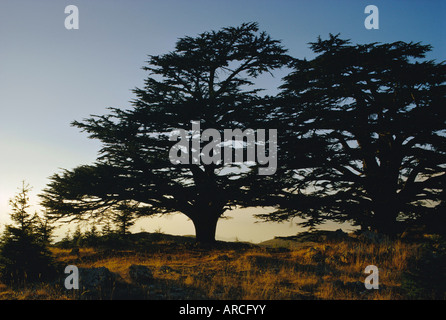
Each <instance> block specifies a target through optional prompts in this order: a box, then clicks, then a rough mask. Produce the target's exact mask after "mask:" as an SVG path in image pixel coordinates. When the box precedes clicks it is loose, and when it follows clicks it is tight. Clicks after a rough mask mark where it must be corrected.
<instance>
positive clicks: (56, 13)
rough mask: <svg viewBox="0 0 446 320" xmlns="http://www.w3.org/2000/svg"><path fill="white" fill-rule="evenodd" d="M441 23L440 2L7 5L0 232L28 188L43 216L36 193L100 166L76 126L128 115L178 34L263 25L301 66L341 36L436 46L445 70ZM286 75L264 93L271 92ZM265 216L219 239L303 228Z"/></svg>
mask: <svg viewBox="0 0 446 320" xmlns="http://www.w3.org/2000/svg"><path fill="white" fill-rule="evenodd" d="M369 4H373V5H375V6H377V7H378V9H379V29H378V30H367V29H366V28H365V27H364V20H365V18H366V17H367V14H365V13H364V9H365V7H366V6H367V5H369ZM68 5H76V6H77V7H78V9H79V30H67V29H66V28H65V26H64V21H65V18H66V16H67V14H65V12H64V10H65V7H66V6H68ZM445 17H446V2H445V1H442V0H438V1H435V0H429V1H402V0H401V1H391V0H386V1H374V0H373V1H362V0H350V1H347V0H345V1H342V0H341V1H321V0H313V1H309V0H308V1H307V0H305V1H304V0H301V1H299V0H293V1H291V0H289V1H285V0H269V1H265V0H263V1H262V0H225V1H214V0H206V1H204V0H200V1H199V0H168V1H166V0H153V1H142V0H127V1H124V0H107V1H105V0H95V1H91V0H81V1H75V0H70V1H60V0H39V1H36V0H26V1H25V0H1V1H0V112H1V113H0V223H1V224H4V223H8V222H9V206H8V199H10V198H11V197H13V196H14V194H15V193H16V191H17V188H18V187H19V186H20V185H21V181H22V180H25V181H26V182H28V183H29V184H30V185H31V186H32V187H33V191H32V201H33V203H34V204H35V205H36V206H35V209H36V210H38V209H39V207H38V205H37V201H38V199H37V197H36V195H37V194H39V193H40V192H41V190H42V189H43V188H44V187H45V185H46V184H47V183H48V182H49V180H48V177H49V176H51V175H53V174H54V173H56V172H58V171H59V169H60V168H65V169H72V168H74V167H76V166H78V165H82V164H91V163H92V162H93V161H94V160H95V159H96V156H97V152H98V150H99V147H100V144H99V143H98V142H97V141H93V140H89V139H88V138H87V136H86V135H85V134H83V133H80V132H79V130H78V129H77V128H73V127H71V126H70V122H72V121H73V120H82V119H84V118H87V117H88V116H89V115H90V114H99V115H101V114H105V113H107V110H106V108H107V107H118V108H128V107H130V103H129V101H130V100H131V99H133V98H134V96H133V94H132V92H131V90H132V89H133V88H135V87H141V86H142V84H143V80H144V78H145V77H146V76H147V74H146V73H145V72H144V71H143V70H141V67H142V66H144V65H145V61H146V60H147V55H149V54H150V55H156V54H163V53H167V52H169V51H171V50H172V49H173V48H174V45H175V42H176V40H177V39H178V38H180V37H183V36H195V35H197V34H198V33H201V32H204V31H210V30H218V29H220V28H222V27H226V26H237V25H240V24H241V23H243V22H251V21H256V22H258V23H259V27H260V29H261V30H262V31H263V30H264V31H266V32H268V33H269V34H270V35H271V36H272V37H273V38H276V39H281V40H282V44H283V45H284V46H285V47H286V48H288V49H289V54H291V55H292V56H294V57H297V58H304V57H307V58H311V57H312V53H311V51H310V50H309V49H308V45H307V44H308V42H312V41H315V40H316V39H317V37H318V36H319V35H320V36H321V37H322V38H327V37H328V35H329V33H333V34H337V33H341V37H343V38H348V39H351V40H352V42H353V43H368V42H392V41H399V40H402V41H407V42H409V41H414V42H422V43H423V44H431V45H433V47H434V49H433V52H432V53H431V54H430V55H429V56H428V58H429V59H436V60H437V61H442V60H445V57H446V43H445V39H446V33H445V30H446V22H445V21H446V18H445ZM284 75H285V74H284V73H280V72H278V73H276V75H275V78H271V77H263V78H262V80H261V81H259V83H258V85H259V86H260V87H264V88H268V89H270V90H273V91H274V88H276V87H277V86H278V85H279V84H280V80H281V78H282V77H283V76H284ZM260 210H263V209H244V210H236V211H234V212H231V213H229V214H228V215H229V216H231V217H233V219H230V220H222V221H220V222H219V225H218V227H217V238H218V239H224V240H228V239H232V240H234V239H235V238H237V239H239V240H243V241H253V242H259V241H263V240H268V239H271V238H273V237H274V236H286V235H294V234H296V233H297V232H299V231H300V229H299V228H298V227H296V225H295V224H294V223H290V222H288V223H287V222H285V223H282V224H272V223H268V224H266V223H254V222H255V220H253V219H252V213H253V212H258V211H260ZM331 227H332V228H333V226H331ZM141 228H143V229H144V230H145V231H149V232H151V231H154V230H155V229H161V231H163V232H165V233H172V234H193V233H194V229H193V225H192V222H191V221H187V219H186V218H185V216H183V215H180V214H178V215H172V216H169V217H165V218H161V219H158V218H156V219H152V218H150V219H144V220H141V221H140V222H139V223H138V224H137V226H135V227H134V229H133V231H135V232H137V231H140V230H141ZM344 230H345V231H347V230H348V228H345V229H344ZM60 232H62V231H60Z"/></svg>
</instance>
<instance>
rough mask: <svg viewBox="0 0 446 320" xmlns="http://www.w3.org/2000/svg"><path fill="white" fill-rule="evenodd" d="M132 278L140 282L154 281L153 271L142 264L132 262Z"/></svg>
mask: <svg viewBox="0 0 446 320" xmlns="http://www.w3.org/2000/svg"><path fill="white" fill-rule="evenodd" d="M129 276H130V279H131V280H132V281H133V282H135V283H138V284H150V283H152V282H153V274H152V271H151V270H150V269H149V268H148V267H146V266H142V265H135V264H132V265H131V266H130V268H129Z"/></svg>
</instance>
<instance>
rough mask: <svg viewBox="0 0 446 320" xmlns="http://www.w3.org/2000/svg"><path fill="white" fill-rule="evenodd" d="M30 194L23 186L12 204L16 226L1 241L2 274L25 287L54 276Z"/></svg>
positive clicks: (12, 225)
mask: <svg viewBox="0 0 446 320" xmlns="http://www.w3.org/2000/svg"><path fill="white" fill-rule="evenodd" d="M30 190H31V188H30V187H29V185H27V184H25V182H23V183H22V187H21V189H20V190H19V192H18V194H17V195H16V196H15V197H14V198H12V199H11V200H10V201H9V204H10V206H11V214H10V217H11V220H12V222H13V224H10V225H7V226H6V229H5V231H4V233H3V235H2V237H1V239H0V240H1V241H0V272H1V276H2V279H3V281H5V282H7V283H14V284H22V283H24V282H26V281H36V280H40V279H42V280H43V279H47V278H49V277H52V276H54V275H55V268H54V264H53V263H54V262H53V259H52V257H51V253H50V251H49V250H48V249H47V247H46V244H47V243H45V242H44V241H42V238H41V237H40V236H41V235H42V234H40V233H39V230H38V224H37V221H36V220H37V219H36V217H37V215H31V214H30V213H29V212H28V209H29V208H30V202H29V192H30Z"/></svg>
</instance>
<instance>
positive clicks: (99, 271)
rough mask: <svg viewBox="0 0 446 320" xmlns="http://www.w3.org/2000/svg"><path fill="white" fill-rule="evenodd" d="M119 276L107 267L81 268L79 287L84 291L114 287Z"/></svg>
mask: <svg viewBox="0 0 446 320" xmlns="http://www.w3.org/2000/svg"><path fill="white" fill-rule="evenodd" d="M117 278H118V276H117V275H116V274H114V273H113V272H111V271H110V270H108V269H107V268H106V267H99V268H79V287H80V288H81V289H82V290H83V291H96V290H101V291H102V290H104V289H110V288H112V287H113V285H114V283H115V282H116V280H117Z"/></svg>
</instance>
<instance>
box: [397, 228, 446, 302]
mask: <svg viewBox="0 0 446 320" xmlns="http://www.w3.org/2000/svg"><path fill="white" fill-rule="evenodd" d="M402 288H403V289H404V290H405V292H406V295H407V297H408V298H409V299H423V300H424V299H436V300H437V299H438V300H440V299H446V242H445V240H444V239H442V238H439V237H438V238H434V239H431V240H430V241H429V242H427V243H424V244H423V245H422V247H421V252H420V254H419V256H418V257H416V258H413V259H411V261H410V263H409V270H408V271H406V272H405V273H404V274H403V279H402Z"/></svg>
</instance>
